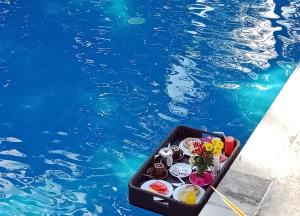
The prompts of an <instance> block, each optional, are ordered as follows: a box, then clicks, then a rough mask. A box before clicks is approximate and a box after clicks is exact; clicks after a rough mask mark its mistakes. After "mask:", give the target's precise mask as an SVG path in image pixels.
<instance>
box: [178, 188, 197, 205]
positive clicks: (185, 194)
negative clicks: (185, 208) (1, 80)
mask: <svg viewBox="0 0 300 216" xmlns="http://www.w3.org/2000/svg"><path fill="white" fill-rule="evenodd" d="M199 193H200V190H199V188H198V187H196V186H194V185H188V186H186V187H184V188H183V189H182V190H180V191H179V193H178V199H179V200H180V201H182V202H185V203H186V204H196V198H197V196H198V194H199Z"/></svg>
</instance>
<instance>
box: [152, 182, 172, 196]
mask: <svg viewBox="0 0 300 216" xmlns="http://www.w3.org/2000/svg"><path fill="white" fill-rule="evenodd" d="M149 187H150V188H151V189H152V190H154V191H156V192H157V193H160V194H165V195H166V194H168V193H169V190H168V187H167V186H166V185H165V184H163V183H161V182H159V181H156V182H153V183H152V184H150V185H149Z"/></svg>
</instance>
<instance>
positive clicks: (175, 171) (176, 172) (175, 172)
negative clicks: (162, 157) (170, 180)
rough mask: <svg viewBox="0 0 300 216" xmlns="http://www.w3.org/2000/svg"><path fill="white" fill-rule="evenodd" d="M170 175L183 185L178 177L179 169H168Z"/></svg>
mask: <svg viewBox="0 0 300 216" xmlns="http://www.w3.org/2000/svg"><path fill="white" fill-rule="evenodd" d="M170 173H171V174H172V176H174V177H176V178H178V180H179V181H180V182H181V183H182V184H185V182H184V181H183V180H182V178H181V177H180V171H179V169H172V170H171V169H170Z"/></svg>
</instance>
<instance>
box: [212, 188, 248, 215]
mask: <svg viewBox="0 0 300 216" xmlns="http://www.w3.org/2000/svg"><path fill="white" fill-rule="evenodd" d="M210 187H211V188H212V189H213V190H214V191H215V192H216V193H217V194H218V195H219V196H220V197H221V199H222V201H223V202H224V203H225V204H226V205H227V206H228V207H229V208H231V209H232V210H233V212H234V213H235V214H236V215H237V216H247V215H246V214H245V213H244V212H243V211H242V210H241V209H239V208H238V207H237V206H236V205H234V204H233V203H232V202H231V201H230V200H229V199H228V198H227V197H225V196H224V195H223V194H222V193H221V192H219V191H218V190H217V189H216V188H214V187H213V186H210Z"/></svg>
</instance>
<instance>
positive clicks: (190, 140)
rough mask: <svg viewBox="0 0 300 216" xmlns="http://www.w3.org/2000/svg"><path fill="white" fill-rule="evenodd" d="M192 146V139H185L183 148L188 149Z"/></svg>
mask: <svg viewBox="0 0 300 216" xmlns="http://www.w3.org/2000/svg"><path fill="white" fill-rule="evenodd" d="M192 144H193V138H186V139H185V140H184V141H183V146H184V147H186V148H187V149H189V148H190V146H191V145H192Z"/></svg>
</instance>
